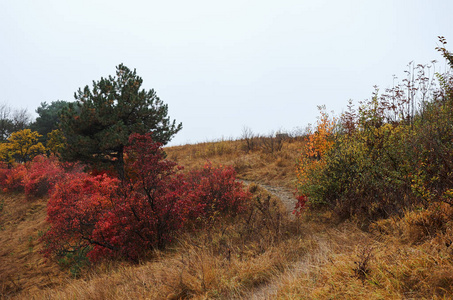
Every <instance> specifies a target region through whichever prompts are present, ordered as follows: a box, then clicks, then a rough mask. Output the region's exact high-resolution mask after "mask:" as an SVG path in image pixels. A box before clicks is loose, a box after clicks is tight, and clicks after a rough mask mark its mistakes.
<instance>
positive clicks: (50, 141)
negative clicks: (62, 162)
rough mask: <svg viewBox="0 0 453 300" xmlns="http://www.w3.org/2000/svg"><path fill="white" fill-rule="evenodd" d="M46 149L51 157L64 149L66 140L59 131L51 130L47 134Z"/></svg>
mask: <svg viewBox="0 0 453 300" xmlns="http://www.w3.org/2000/svg"><path fill="white" fill-rule="evenodd" d="M46 146H47V149H48V150H49V151H50V153H52V154H53V155H58V154H59V153H61V151H63V149H64V148H65V147H66V138H65V137H64V135H63V132H62V131H61V130H59V129H55V130H52V131H51V132H49V133H48V134H47V143H46Z"/></svg>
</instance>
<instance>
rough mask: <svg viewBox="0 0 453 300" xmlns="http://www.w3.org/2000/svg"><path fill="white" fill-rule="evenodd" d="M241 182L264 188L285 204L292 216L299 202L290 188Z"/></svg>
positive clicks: (246, 181)
mask: <svg viewBox="0 0 453 300" xmlns="http://www.w3.org/2000/svg"><path fill="white" fill-rule="evenodd" d="M241 181H242V182H243V183H244V184H246V185H249V184H251V183H254V184H256V185H258V186H260V187H262V188H264V189H265V190H267V191H268V192H269V193H271V194H272V195H273V196H275V197H276V198H278V199H280V201H281V202H282V203H283V204H284V206H285V208H286V210H287V211H288V213H290V214H291V215H292V212H293V210H294V207H295V205H296V202H297V200H296V197H295V196H294V192H293V191H291V190H290V189H288V188H285V187H281V186H271V185H267V184H262V183H258V182H252V181H248V180H241Z"/></svg>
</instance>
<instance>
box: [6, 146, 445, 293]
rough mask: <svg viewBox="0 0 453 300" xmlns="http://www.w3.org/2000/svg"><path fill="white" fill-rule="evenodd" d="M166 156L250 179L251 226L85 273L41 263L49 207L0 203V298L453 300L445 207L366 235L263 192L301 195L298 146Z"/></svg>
mask: <svg viewBox="0 0 453 300" xmlns="http://www.w3.org/2000/svg"><path fill="white" fill-rule="evenodd" d="M252 142H254V143H255V144H252V145H250V141H248V140H237V141H226V140H221V141H217V142H210V143H202V144H197V145H185V146H176V147H171V148H167V149H166V152H167V154H168V158H169V159H172V160H175V161H176V162H178V163H179V164H180V165H182V166H184V167H185V169H186V170H190V169H193V168H195V167H199V166H202V165H203V164H205V163H206V161H210V162H211V163H213V164H214V165H232V166H233V167H234V168H235V170H236V172H237V175H238V178H240V179H242V180H246V181H247V182H251V183H250V184H249V185H248V187H247V188H248V189H250V191H251V192H252V193H253V195H254V197H253V199H252V201H251V202H250V203H249V205H250V207H252V209H251V210H250V214H249V215H248V216H247V218H244V217H242V218H231V219H222V220H219V221H217V222H216V223H209V222H207V223H206V224H205V225H204V226H203V228H200V229H199V230H198V231H197V232H196V233H195V234H193V233H192V234H183V235H181V236H180V237H179V239H178V240H176V241H174V242H173V244H172V245H171V247H170V248H169V249H167V250H165V251H160V252H159V251H156V252H153V253H150V254H149V257H147V258H144V259H143V260H142V261H141V262H140V263H138V264H131V263H126V262H122V261H115V262H112V261H104V262H101V263H99V264H96V265H87V266H83V267H81V269H77V268H76V269H74V268H71V267H70V266H67V265H66V264H65V262H64V261H60V262H56V261H52V260H49V261H46V260H45V259H44V258H43V256H42V255H41V254H40V253H39V251H40V250H41V248H42V246H43V245H42V244H40V242H39V237H40V236H41V235H42V234H43V232H44V231H45V230H46V229H47V225H46V222H45V216H46V200H47V199H46V198H42V199H35V200H33V201H27V200H26V199H25V197H24V196H23V195H22V194H0V226H1V230H0V245H1V249H0V297H1V298H4V299H9V298H12V299H406V298H407V299H422V298H426V299H450V298H452V296H451V295H452V293H453V246H451V244H452V241H451V240H450V238H451V237H452V236H453V231H452V230H453V226H451V225H443V224H447V222H442V221H443V220H444V219H445V220H447V219H450V220H451V219H452V214H453V209H452V208H451V207H449V206H448V205H438V206H433V207H431V208H429V209H426V210H423V211H416V212H413V211H412V212H411V211H408V212H407V213H406V214H405V215H404V216H403V217H400V218H393V219H386V220H381V221H379V222H377V223H374V224H372V226H371V227H370V228H369V230H368V231H363V230H361V229H359V226H357V225H358V224H356V223H355V222H354V220H349V221H347V222H342V223H338V222H335V219H334V218H331V215H330V213H329V212H326V211H307V212H306V213H304V214H302V215H301V216H300V217H294V215H292V214H291V212H289V211H288V209H287V208H286V207H285V206H284V205H282V203H281V201H280V199H278V195H276V194H275V193H273V194H271V193H269V191H267V190H266V189H264V188H263V185H265V186H274V187H283V188H285V189H287V190H289V191H292V190H294V189H295V187H294V179H295V167H294V166H295V162H296V159H297V157H298V155H299V153H300V149H301V147H302V145H303V143H304V140H303V139H302V138H287V139H283V140H280V141H279V140H274V141H271V140H263V139H258V138H257V139H256V140H254V141H252ZM435 220H438V222H437V223H436V222H435Z"/></svg>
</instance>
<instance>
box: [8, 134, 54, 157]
mask: <svg viewBox="0 0 453 300" xmlns="http://www.w3.org/2000/svg"><path fill="white" fill-rule="evenodd" d="M40 136H41V135H40V134H39V133H38V132H37V131H31V130H30V129H23V130H19V131H16V132H13V133H12V134H11V136H10V137H9V138H8V142H7V143H6V144H7V145H6V146H5V147H6V149H7V152H8V153H9V155H10V156H11V157H13V158H14V159H15V160H16V161H17V162H27V161H30V160H32V159H33V157H35V156H36V155H39V154H43V153H45V152H46V148H45V147H44V146H43V144H42V143H40V142H38V138H39V137H40Z"/></svg>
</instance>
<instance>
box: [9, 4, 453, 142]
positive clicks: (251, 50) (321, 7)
mask: <svg viewBox="0 0 453 300" xmlns="http://www.w3.org/2000/svg"><path fill="white" fill-rule="evenodd" d="M452 12H453V1H451V0H430V1H428V0H425V1H421V0H412V1H403V0H394V1H390V0H379V1H377V0H373V1H367V0H351V1H341V0H313V1H306V0H299V1H284V0H280V1H267V0H260V1H247V0H228V1H215V0H210V1H198V0H191V1H187V0H185V1H171V0H167V1H152V0H150V1H144V0H143V1H138V0H136V1H134V0H129V1H116V0H109V1H97V0H77V1H72V0H68V1H62V0H55V1H51V0H39V1H37V0H28V1H25V0H1V1H0V47H1V56H0V67H1V70H2V72H1V73H0V82H1V85H0V86H1V92H0V103H5V102H6V103H8V104H9V105H11V106H13V107H16V108H27V109H28V110H29V111H30V112H32V113H34V110H35V109H36V108H37V107H38V106H39V105H40V103H41V102H43V101H47V102H48V103H50V102H51V101H55V100H66V101H73V100H74V97H73V95H74V92H75V91H76V90H77V89H78V88H80V87H84V86H85V85H91V82H92V81H93V80H99V79H100V78H101V77H107V76H108V75H114V73H115V67H116V66H117V65H118V64H120V63H124V64H125V65H126V66H128V67H129V68H131V69H134V68H135V69H136V70H137V74H138V75H139V76H141V77H142V78H143V87H144V88H145V89H151V88H153V89H155V90H156V92H157V94H158V96H159V97H160V98H161V99H162V100H163V101H164V102H165V103H167V104H168V106H169V115H170V116H171V117H172V118H174V119H176V120H177V121H178V122H182V123H183V130H182V131H181V132H180V133H178V135H177V136H176V137H175V138H174V140H173V141H172V143H171V144H173V145H175V144H185V143H196V142H203V141H210V140H215V139H220V138H222V137H224V138H229V137H234V138H236V137H240V136H241V133H242V129H243V128H244V126H247V127H249V128H251V129H252V130H253V132H255V133H260V134H267V133H269V132H271V131H277V130H293V129H294V128H297V127H301V128H304V127H305V126H306V125H307V124H308V123H314V121H315V120H316V116H317V115H318V112H317V108H316V107H317V105H323V104H325V105H326V106H327V109H328V110H334V111H335V112H336V113H341V111H342V110H344V109H345V108H346V105H347V102H348V100H349V99H353V100H355V101H359V100H364V99H366V98H369V97H370V95H371V93H372V91H373V85H378V86H379V87H381V89H384V88H386V87H390V86H391V85H392V82H393V79H392V75H393V74H395V75H399V76H400V77H403V75H404V74H403V71H404V70H405V67H406V65H407V63H408V62H410V61H415V63H429V62H430V61H431V60H434V59H436V60H438V61H439V65H442V64H444V60H443V59H442V57H441V56H440V54H439V53H437V52H436V51H435V49H434V48H435V47H436V46H437V45H438V39H437V36H438V35H443V36H445V37H446V38H447V41H449V42H450V44H448V46H450V47H449V49H450V50H453V26H452V25H453V24H452V20H453V15H452ZM34 115H35V114H34Z"/></svg>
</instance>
